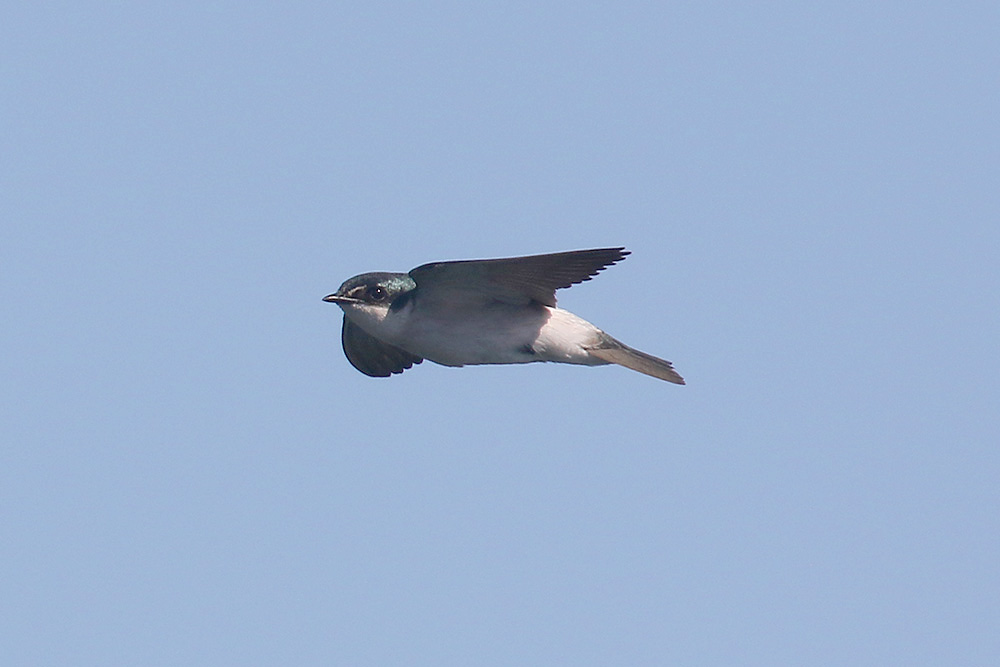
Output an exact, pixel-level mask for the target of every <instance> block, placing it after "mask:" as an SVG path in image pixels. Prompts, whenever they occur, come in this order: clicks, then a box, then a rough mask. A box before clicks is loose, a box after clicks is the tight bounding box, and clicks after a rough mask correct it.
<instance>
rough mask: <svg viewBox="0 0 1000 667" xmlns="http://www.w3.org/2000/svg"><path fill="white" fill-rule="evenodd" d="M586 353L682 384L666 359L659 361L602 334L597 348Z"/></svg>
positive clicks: (679, 377)
mask: <svg viewBox="0 0 1000 667" xmlns="http://www.w3.org/2000/svg"><path fill="white" fill-rule="evenodd" d="M587 351H588V352H590V354H592V355H594V356H595V357H597V358H598V359H603V360H604V361H608V362H611V363H612V364H618V365H619V366H624V367H625V368H631V369H632V370H634V371H639V372H640V373H645V374H646V375H651V376H653V377H655V378H660V379H661V380H666V381H667V382H673V383H674V384H684V378H682V377H681V376H680V375H678V374H677V371H675V370H674V367H673V364H671V363H670V362H669V361H667V360H666V359H660V358H659V357H654V356H653V355H651V354H646V353H645V352H640V351H639V350H636V349H635V348H632V347H629V346H628V345H626V344H625V343H623V342H621V341H620V340H617V339H615V338H612V337H611V336H609V335H608V334H605V333H603V332H602V336H601V341H600V342H599V343H598V344H597V346H596V347H592V348H589V349H588V350H587Z"/></svg>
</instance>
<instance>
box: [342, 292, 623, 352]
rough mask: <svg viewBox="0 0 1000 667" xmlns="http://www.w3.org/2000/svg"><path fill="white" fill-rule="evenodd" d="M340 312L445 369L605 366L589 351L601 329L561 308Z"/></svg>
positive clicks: (505, 306) (496, 306)
mask: <svg viewBox="0 0 1000 667" xmlns="http://www.w3.org/2000/svg"><path fill="white" fill-rule="evenodd" d="M344 310H345V313H346V314H347V315H348V317H350V318H351V319H352V320H353V321H354V322H355V323H356V324H358V325H359V326H360V327H361V328H362V329H364V330H365V331H367V332H368V333H370V334H371V335H373V336H375V337H376V338H378V339H380V340H383V341H385V342H387V343H389V344H391V345H395V346H396V347H399V348H402V349H404V350H406V351H407V352H410V353H411V354H415V355H418V356H420V357H423V358H424V359H428V360H430V361H433V362H436V363H439V364H443V365H445V366H464V365H470V364H526V363H530V362H533V361H554V362H559V363H564V364H583V365H586V366H600V365H604V364H607V363H608V362H607V361H605V360H603V359H599V358H597V357H595V356H592V355H591V354H590V353H589V352H587V348H588V347H592V346H594V345H595V344H596V343H597V342H598V341H599V339H600V335H601V330H600V329H598V328H597V327H595V326H594V325H593V324H591V323H590V322H587V321H586V320H584V319H582V318H580V317H577V316H576V315H574V314H573V313H571V312H569V311H567V310H562V309H561V308H551V307H548V306H542V305H538V304H536V305H534V306H515V305H511V304H506V303H501V302H493V303H491V304H489V305H478V306H477V307H473V308H471V309H470V308H468V307H464V308H453V307H448V308H434V307H433V304H427V303H422V304H421V305H420V307H419V308H418V309H417V316H414V314H413V309H412V304H408V305H407V306H405V307H404V308H403V309H401V310H400V311H398V312H389V313H387V312H386V311H385V310H384V309H374V308H367V307H364V306H362V307H345V308H344Z"/></svg>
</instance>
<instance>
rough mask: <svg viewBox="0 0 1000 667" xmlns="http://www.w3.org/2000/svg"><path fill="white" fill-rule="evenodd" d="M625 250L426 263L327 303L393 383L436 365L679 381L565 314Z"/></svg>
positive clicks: (665, 366) (354, 285)
mask: <svg viewBox="0 0 1000 667" xmlns="http://www.w3.org/2000/svg"><path fill="white" fill-rule="evenodd" d="M626 254H628V252H627V251H625V250H624V248H606V249H597V250H578V251H572V252H566V253H555V254H550V255H532V256H527V257H512V258H508V259H492V260H467V261H456V262H437V263H433V264H425V265H423V266H420V267H417V268H416V269H413V270H412V271H410V272H409V273H366V274H361V275H359V276H355V277H353V278H351V279H349V280H347V281H346V282H345V283H344V284H343V285H341V286H340V289H338V290H337V292H335V293H334V294H331V295H329V296H327V297H325V298H324V300H325V301H329V302H332V303H336V304H338V305H339V306H340V307H341V309H342V310H343V311H344V325H343V332H342V340H343V346H344V352H345V353H346V355H347V358H348V360H349V361H350V362H351V363H352V364H353V365H354V366H355V367H356V368H357V369H358V370H360V371H361V372H362V373H365V374H367V375H372V376H378V377H384V376H388V375H391V374H393V373H401V372H402V371H404V370H406V369H407V368H410V367H411V366H412V365H413V364H418V363H420V362H421V361H422V360H423V359H429V360H430V361H433V362H435V363H438V364H442V365H444V366H465V365H474V364H523V363H530V362H536V361H552V362H557V363H566V364H580V365H585V366H600V365H605V364H609V363H616V364H619V365H623V366H626V367H629V368H632V369H634V370H638V371H640V372H642V373H646V374H647V375H652V376H654V377H659V378H661V379H664V380H668V381H670V382H674V383H677V384H683V383H684V381H683V379H682V378H681V377H680V375H678V374H677V373H676V372H675V371H674V370H673V367H672V366H671V364H670V362H668V361H665V360H663V359H659V358H657V357H653V356H651V355H647V354H645V353H643V352H639V351H638V350H634V349H632V348H630V347H628V346H627V345H624V344H623V343H621V342H620V341H618V340H616V339H614V338H612V337H611V336H609V335H608V334H606V333H605V332H603V331H601V330H600V329H599V328H597V327H596V326H594V325H593V324H591V323H590V322H587V321H586V320H584V319H582V318H580V317H578V316H576V315H574V314H573V313H571V312H569V311H567V310H563V309H561V308H559V307H557V306H556V300H555V290H556V289H559V288H562V287H568V286H569V285H572V284H574V283H577V282H581V281H584V280H589V279H590V278H591V277H592V276H593V275H595V274H596V273H597V272H598V271H600V270H602V269H603V268H604V267H606V266H608V265H610V264H613V263H614V262H617V261H619V260H621V259H623V258H624V257H625V255H626Z"/></svg>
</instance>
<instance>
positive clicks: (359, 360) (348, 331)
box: [340, 315, 423, 378]
mask: <svg viewBox="0 0 1000 667" xmlns="http://www.w3.org/2000/svg"><path fill="white" fill-rule="evenodd" d="M340 340H341V342H342V343H343V344H344V354H346V355H347V360H348V361H350V362H351V365H352V366H354V367H355V368H357V369H358V370H359V371H361V372H362V373H364V374H365V375H370V376H371V377H383V378H384V377H389V376H390V375H392V374H393V373H402V372H403V371H405V370H406V369H407V368H410V367H411V366H413V364H419V363H420V362H421V361H423V359H422V358H420V357H417V356H414V355H412V354H410V353H409V352H407V351H406V350H401V349H399V348H398V347H395V346H393V345H389V344H388V343H383V342H382V341H380V340H379V339H378V338H375V337H374V336H372V335H371V334H369V333H368V332H366V331H365V330H364V329H362V328H361V327H359V326H358V325H357V324H355V323H354V322H352V321H351V320H350V319H348V317H347V316H346V315H345V316H344V328H343V329H341V332H340Z"/></svg>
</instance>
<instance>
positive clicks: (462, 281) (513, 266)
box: [410, 248, 629, 306]
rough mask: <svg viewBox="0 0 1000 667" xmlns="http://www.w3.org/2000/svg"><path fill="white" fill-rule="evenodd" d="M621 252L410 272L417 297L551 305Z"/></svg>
mask: <svg viewBox="0 0 1000 667" xmlns="http://www.w3.org/2000/svg"><path fill="white" fill-rule="evenodd" d="M628 254H629V252H628V250H625V248H598V249H595V250H573V251H570V252H557V253H553V254H550V255H529V256H527V257H508V258H504V259H472V260H462V261H457V262H434V263H432V264H424V265H423V266H418V267H417V268H415V269H413V270H412V271H410V277H411V278H413V280H414V281H416V283H417V288H418V293H419V294H420V295H421V296H430V295H432V294H433V293H435V292H438V293H439V295H441V296H443V294H441V293H450V294H448V298H454V296H455V294H456V293H461V295H462V296H464V297H465V298H479V299H484V300H488V299H494V300H499V301H504V302H507V303H512V304H528V303H530V302H532V301H537V302H539V303H542V304H545V305H546V306H555V305H556V290H557V289H562V288H564V287H569V286H570V285H574V284H576V283H581V282H583V281H585V280H590V279H591V278H592V277H594V276H595V275H597V273H598V272H599V271H601V270H602V269H604V268H605V267H607V266H610V265H611V264H614V263H615V262H618V261H621V260H623V259H625V256H626V255H628Z"/></svg>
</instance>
